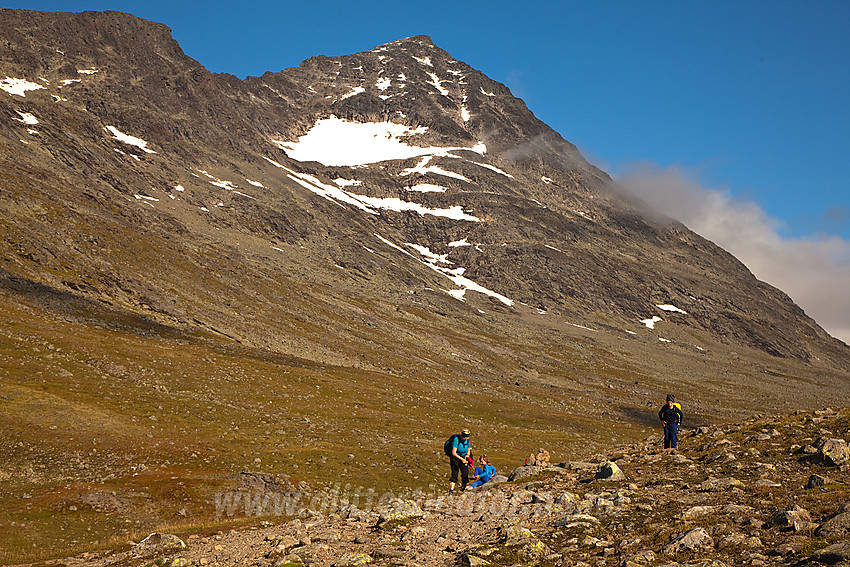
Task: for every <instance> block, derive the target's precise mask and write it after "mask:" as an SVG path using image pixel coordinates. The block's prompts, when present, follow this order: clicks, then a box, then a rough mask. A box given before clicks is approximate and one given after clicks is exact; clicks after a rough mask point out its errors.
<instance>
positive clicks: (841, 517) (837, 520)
mask: <svg viewBox="0 0 850 567" xmlns="http://www.w3.org/2000/svg"><path fill="white" fill-rule="evenodd" d="M815 535H816V536H818V537H845V536H847V535H850V512H842V513H841V514H838V515H836V516H833V517H832V518H830V519H829V520H827V521H826V522H825V523H824V524H823V525H821V526H820V527H819V528H818V529H817V530H816V531H815Z"/></svg>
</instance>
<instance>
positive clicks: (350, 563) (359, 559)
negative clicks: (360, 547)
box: [334, 553, 372, 567]
mask: <svg viewBox="0 0 850 567" xmlns="http://www.w3.org/2000/svg"><path fill="white" fill-rule="evenodd" d="M371 562H372V557H371V556H370V555H367V554H365V553H346V554H345V555H343V556H342V557H340V558H339V559H337V561H336V563H334V567H355V566H356V565H366V564H368V563H371Z"/></svg>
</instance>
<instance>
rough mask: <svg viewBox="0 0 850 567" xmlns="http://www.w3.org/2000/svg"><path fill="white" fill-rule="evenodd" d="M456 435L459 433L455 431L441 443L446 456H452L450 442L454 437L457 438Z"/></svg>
mask: <svg viewBox="0 0 850 567" xmlns="http://www.w3.org/2000/svg"><path fill="white" fill-rule="evenodd" d="M458 437H460V435H458V434H457V433H455V434H454V435H452V436H451V437H449V439H448V440H447V441H446V442H445V443H444V444H443V452H444V453H445V454H446V456H447V457H451V456H452V443H453V442H454V440H455V439H457V438H458Z"/></svg>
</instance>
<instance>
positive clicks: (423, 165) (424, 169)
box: [399, 156, 472, 183]
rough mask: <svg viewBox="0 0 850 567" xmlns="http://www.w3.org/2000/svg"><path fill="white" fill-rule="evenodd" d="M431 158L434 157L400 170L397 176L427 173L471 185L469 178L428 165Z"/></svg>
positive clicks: (428, 157) (423, 159) (426, 157)
mask: <svg viewBox="0 0 850 567" xmlns="http://www.w3.org/2000/svg"><path fill="white" fill-rule="evenodd" d="M433 157H434V156H425V157H424V158H422V159H421V160H419V163H417V164H416V165H415V166H413V167H408V168H406V169H404V170H402V172H401V173H400V174H399V175H401V176H406V175H410V174H412V173H418V174H419V175H427V174H428V173H434V174H436V175H443V176H445V177H451V178H453V179H460V180H461V181H466V182H467V183H472V181H470V180H469V178H467V177H466V176H464V175H461V174H460V173H455V172H454V171H448V170H446V169H443V168H442V167H440V166H438V165H428V163H429V162H430V161H431V159H432V158H433Z"/></svg>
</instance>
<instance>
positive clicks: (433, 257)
mask: <svg viewBox="0 0 850 567" xmlns="http://www.w3.org/2000/svg"><path fill="white" fill-rule="evenodd" d="M406 244H407V246H409V247H411V248H413V249H414V250H416V251H417V252H419V253H420V254H421V255H422V256H424V257H425V258H426V261H422V260H419V261H420V262H422V264H424V265H426V266H428V267H429V268H431V269H432V270H434V271H436V272H439V273H441V274H443V275H444V276H446V277H447V278H449V279H450V280H451V281H452V283H454V284H455V285H456V286H458V287H459V288H460V289H445V290H443V291H445V292H446V293H447V294H449V295H451V296H452V297H454V298H455V299H459V300H460V301H465V297H466V292H467V291H477V292H478V293H483V294H484V295H487V296H490V297H493V298H495V299H498V300H499V301H501V302H502V303H504V304H505V305H507V306H509V307H510V306H512V305H513V304H514V300H513V299H510V298H508V297H505V296H504V295H502V294H500V293H497V292H495V291H493V290H491V289H488V288H486V287H484V286H482V285H479V284H477V283H475V282H474V281H472V280H471V279H469V278H467V277H465V276H464V275H463V273H464V272H465V271H466V269H465V268H453V269H452V268H447V267H445V266H441V265H438V264H443V263H447V264H451V262H450V261H449V260H448V259H447V258H446V257H447V256H448V255H447V254H444V255H440V254H435V253H434V252H431V250H430V249H429V248H428V247H427V246H422V245H420V244H410V243H406Z"/></svg>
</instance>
